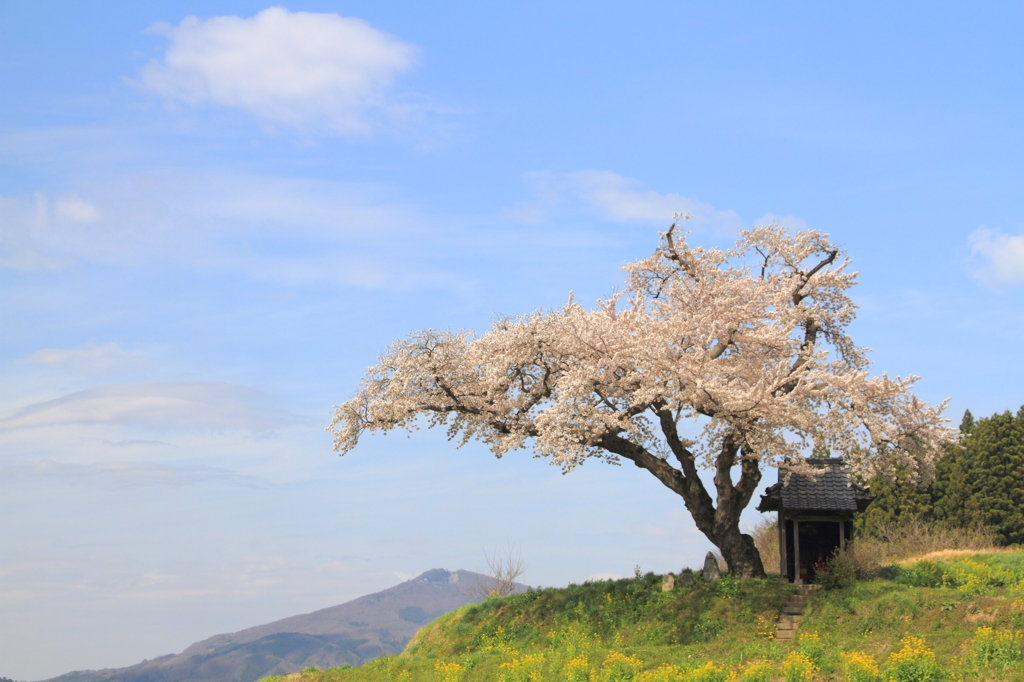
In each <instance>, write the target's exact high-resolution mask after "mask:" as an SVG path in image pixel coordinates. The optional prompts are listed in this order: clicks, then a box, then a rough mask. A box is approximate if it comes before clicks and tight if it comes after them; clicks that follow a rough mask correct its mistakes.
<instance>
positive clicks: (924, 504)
mask: <svg viewBox="0 0 1024 682" xmlns="http://www.w3.org/2000/svg"><path fill="white" fill-rule="evenodd" d="M960 432H961V434H962V440H961V441H960V443H959V444H958V445H948V446H946V455H945V456H944V457H942V458H940V459H939V460H938V461H937V462H936V464H935V480H934V482H932V483H931V484H921V483H919V482H915V481H914V480H913V478H912V476H910V475H909V473H907V472H905V471H902V470H897V471H896V473H895V475H894V476H891V477H889V478H881V477H879V478H875V479H872V480H870V481H868V482H867V484H868V486H869V487H870V489H871V494H872V495H874V496H875V501H874V502H872V503H871V505H870V506H869V507H868V508H867V511H865V512H864V513H863V514H860V515H859V516H858V518H857V531H858V532H860V533H866V534H868V535H873V534H876V533H878V532H879V530H880V529H881V528H884V526H885V525H886V524H888V523H890V522H892V521H897V520H899V519H907V518H911V517H914V518H923V519H927V520H930V521H935V522H937V523H940V524H943V525H951V526H961V527H971V526H975V527H982V528H986V529H988V530H991V531H993V532H994V533H996V534H997V535H998V537H999V540H1000V541H1001V542H1002V543H1004V544H1020V543H1024V407H1022V408H1021V409H1020V410H1019V411H1018V412H1017V414H1016V416H1014V415H1012V414H1011V413H1010V412H1009V411H1007V412H1004V413H1002V414H994V415H992V416H991V417H987V418H983V419H979V420H977V421H975V419H974V416H973V415H972V414H971V411H970V410H967V411H966V412H965V413H964V417H963V420H962V421H961V422H960Z"/></svg>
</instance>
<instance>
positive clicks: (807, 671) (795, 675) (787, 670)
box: [782, 651, 818, 682]
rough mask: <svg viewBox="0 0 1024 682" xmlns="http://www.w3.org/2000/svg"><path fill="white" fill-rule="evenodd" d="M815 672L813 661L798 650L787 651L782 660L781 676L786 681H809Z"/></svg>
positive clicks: (816, 669) (816, 670) (815, 667)
mask: <svg viewBox="0 0 1024 682" xmlns="http://www.w3.org/2000/svg"><path fill="white" fill-rule="evenodd" d="M817 672H818V668H817V666H815V665H814V661H812V660H811V659H810V658H809V657H808V656H807V655H806V654H803V653H800V652H799V651H791V652H789V654H787V655H786V658H784V659H783V660H782V676H783V678H785V680H786V682H809V680H811V679H813V678H814V675H815V673H817Z"/></svg>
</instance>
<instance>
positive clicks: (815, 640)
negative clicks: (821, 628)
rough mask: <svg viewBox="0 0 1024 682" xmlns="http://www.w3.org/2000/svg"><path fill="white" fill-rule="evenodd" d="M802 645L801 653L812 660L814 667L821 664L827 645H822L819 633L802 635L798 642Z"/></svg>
mask: <svg viewBox="0 0 1024 682" xmlns="http://www.w3.org/2000/svg"><path fill="white" fill-rule="evenodd" d="M798 641H799V644H800V653H802V654H804V655H805V656H807V658H809V659H811V662H812V663H814V665H816V666H817V665H820V664H821V657H822V656H823V655H824V653H825V645H824V644H822V642H821V638H820V637H818V633H817V632H807V633H803V634H801V635H800V639H799V640H798Z"/></svg>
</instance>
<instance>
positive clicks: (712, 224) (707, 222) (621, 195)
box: [519, 170, 744, 232]
mask: <svg viewBox="0 0 1024 682" xmlns="http://www.w3.org/2000/svg"><path fill="white" fill-rule="evenodd" d="M527 177H528V179H529V180H530V182H531V184H533V186H534V189H535V191H537V193H538V195H539V197H540V199H541V201H542V202H544V203H556V202H558V201H560V200H561V198H562V197H563V196H564V195H566V194H568V195H569V196H571V197H573V198H575V199H577V200H579V201H583V202H584V203H586V204H588V205H589V206H591V207H594V208H597V209H598V210H600V211H601V212H602V213H604V214H605V215H606V216H607V217H609V218H611V219H613V220H619V221H623V222H627V221H649V222H656V223H662V224H667V223H669V222H670V221H671V220H672V216H673V215H674V214H676V213H688V214H690V216H691V219H690V220H689V221H688V222H687V227H689V228H691V229H714V230H721V231H730V232H732V231H736V230H739V229H742V228H743V227H744V225H743V221H742V220H741V219H740V217H739V215H737V213H736V212H735V211H732V210H725V211H722V210H719V209H716V208H715V207H714V206H711V205H710V204H705V203H703V202H701V201H698V200H696V199H693V198H691V197H686V196H683V195H681V194H661V193H659V192H654V191H646V192H645V191H642V190H640V189H637V187H638V186H639V185H640V181H638V180H635V179H633V178H627V177H625V176H622V175H619V174H618V173H613V172H611V171H595V170H584V171H576V172H573V173H561V174H559V173H549V172H539V173H530V174H528V176H527ZM519 210H520V211H522V210H523V209H519Z"/></svg>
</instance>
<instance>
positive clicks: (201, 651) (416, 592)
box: [44, 568, 522, 682]
mask: <svg viewBox="0 0 1024 682" xmlns="http://www.w3.org/2000/svg"><path fill="white" fill-rule="evenodd" d="M486 580H488V578H487V577H486V576H483V575H481V574H479V573H473V572H472V571H465V570H457V571H448V570H446V569H443V568H435V569H431V570H429V571H425V572H424V573H421V574H420V575H418V576H416V577H415V578H412V579H411V580H407V581H405V582H403V583H399V584H398V585H395V586H394V587H390V588H388V589H386V590H382V591H380V592H374V593H372V594H368V595H364V596H362V597H357V598H356V599H353V600H351V601H348V602H345V603H343V604H338V605H335V606H329V607H327V608H324V609H319V610H317V611H311V612H310V613H304V614H299V615H296V616H289V617H287V618H282V619H280V620H276V621H273V622H271V623H264V624H262V625H256V626H253V627H249V628H244V629H242V630H239V631H237V632H233V633H224V634H219V635H214V636H212V637H208V638H206V639H204V640H201V641H198V642H195V643H193V644H191V645H189V646H188V647H187V648H186V649H185V650H184V651H182V652H181V653H179V654H166V655H163V656H160V657H157V658H153V659H149V660H145V661H142V662H141V663H137V664H135V665H133V666H128V667H126V668H106V669H102V670H80V671H73V672H69V673H65V674H63V675H60V676H57V677H53V678H50V679H49V680H46V681H44V682H255V681H256V680H258V679H260V678H262V677H266V676H268V675H280V674H286V673H292V672H298V671H300V670H302V669H303V668H306V667H308V666H316V667H319V668H329V667H333V666H339V665H352V666H355V665H361V664H362V663H365V662H367V661H369V660H372V659H374V658H376V657H378V656H380V655H390V654H394V653H399V652H401V651H402V650H403V649H404V648H405V646H406V644H408V642H409V640H410V639H411V638H412V636H413V635H414V634H415V633H416V631H417V630H419V628H420V627H421V626H422V625H424V624H425V623H427V622H429V621H431V620H433V619H434V618H436V617H438V616H440V615H442V614H445V613H448V612H449V611H453V610H455V609H457V608H459V607H460V606H463V605H465V604H468V603H470V602H473V601H477V600H476V599H474V598H473V597H471V596H470V593H471V592H472V590H473V589H474V588H475V587H476V586H477V585H479V584H480V583H481V582H483V581H486ZM521 589H522V588H521Z"/></svg>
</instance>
